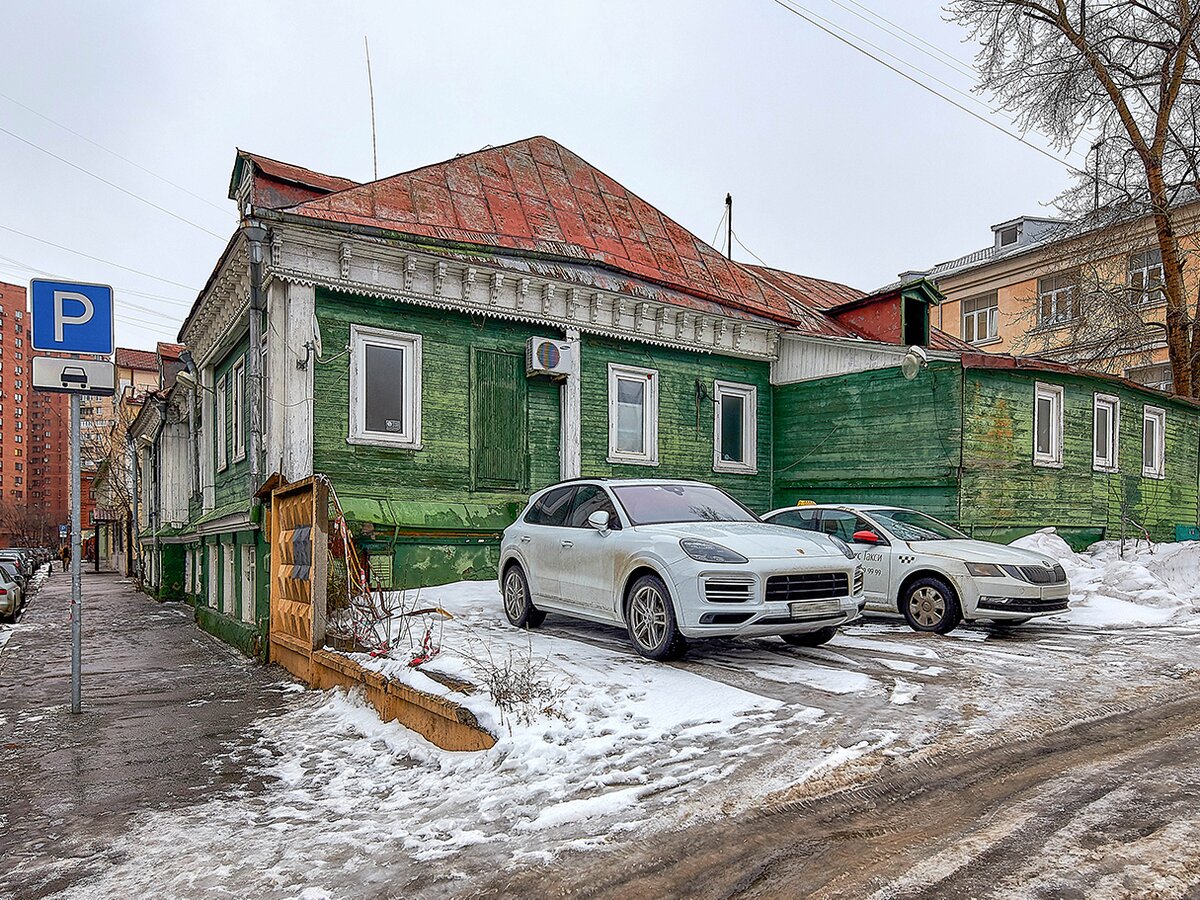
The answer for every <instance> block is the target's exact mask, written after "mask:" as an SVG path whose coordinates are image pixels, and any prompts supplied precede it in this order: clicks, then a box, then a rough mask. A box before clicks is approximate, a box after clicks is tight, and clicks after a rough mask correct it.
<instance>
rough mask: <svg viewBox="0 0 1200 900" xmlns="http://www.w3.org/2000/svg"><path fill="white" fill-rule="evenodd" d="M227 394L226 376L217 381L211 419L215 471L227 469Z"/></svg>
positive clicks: (227, 382)
mask: <svg viewBox="0 0 1200 900" xmlns="http://www.w3.org/2000/svg"><path fill="white" fill-rule="evenodd" d="M228 392H229V378H228V375H222V376H221V377H220V378H218V379H217V387H216V407H217V408H216V415H215V416H214V417H213V438H214V440H215V441H216V452H217V471H218V472H224V471H225V470H226V469H227V468H229V419H228V415H229V414H228V413H227V412H225V401H226V399H227V395H228Z"/></svg>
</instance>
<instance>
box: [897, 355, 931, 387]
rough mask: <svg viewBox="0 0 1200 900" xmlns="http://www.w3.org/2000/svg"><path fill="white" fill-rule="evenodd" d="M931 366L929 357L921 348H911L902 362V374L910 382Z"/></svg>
mask: <svg viewBox="0 0 1200 900" xmlns="http://www.w3.org/2000/svg"><path fill="white" fill-rule="evenodd" d="M928 365H929V356H928V355H927V354H926V353H925V350H924V349H923V348H921V347H909V348H908V352H907V353H905V354H904V359H902V360H901V361H900V374H901V375H903V376H904V377H905V378H906V379H907V380H908V381H912V380H913V379H914V378H916V377H917V373H918V372H920V371H921V370H922V369H924V368H925V367H926V366H928Z"/></svg>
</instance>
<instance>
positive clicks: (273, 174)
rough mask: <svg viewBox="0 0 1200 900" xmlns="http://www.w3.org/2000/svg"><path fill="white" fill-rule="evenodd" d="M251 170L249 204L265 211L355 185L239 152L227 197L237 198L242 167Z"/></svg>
mask: <svg viewBox="0 0 1200 900" xmlns="http://www.w3.org/2000/svg"><path fill="white" fill-rule="evenodd" d="M246 166H249V167H250V177H251V178H252V179H253V180H252V182H251V185H250V202H251V204H253V205H254V206H257V207H260V208H266V209H282V208H284V207H288V206H294V205H296V204H297V203H303V202H304V201H305V200H311V199H313V198H314V197H322V196H324V195H326V194H329V193H332V192H334V191H344V190H346V189H347V188H352V187H354V186H355V185H357V184H358V182H357V181H351V180H350V179H349V178H339V177H338V176H336V175H324V174H322V173H320V172H314V171H313V170H312V169H306V168H304V167H303V166H294V165H292V164H291V163H285V162H280V161H279V160H277V159H271V158H270V157H267V156H260V155H258V154H257V153H249V152H247V151H245V150H238V152H237V159H236V160H235V161H234V166H233V174H232V176H231V177H230V180H229V198H230V199H231V200H232V199H234V198H235V197H236V196H237V191H238V188H239V186H240V185H241V183H242V180H243V179H244V178H245V177H246V173H245V168H246Z"/></svg>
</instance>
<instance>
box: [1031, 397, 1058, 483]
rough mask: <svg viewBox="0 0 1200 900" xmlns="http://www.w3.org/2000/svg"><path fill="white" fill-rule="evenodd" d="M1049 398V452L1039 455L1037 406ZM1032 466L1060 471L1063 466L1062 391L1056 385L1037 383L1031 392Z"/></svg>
mask: <svg viewBox="0 0 1200 900" xmlns="http://www.w3.org/2000/svg"><path fill="white" fill-rule="evenodd" d="M1046 398H1049V399H1050V402H1051V410H1052V415H1053V418H1052V419H1051V420H1050V452H1049V453H1039V452H1038V448H1037V435H1038V405H1039V403H1040V401H1041V400H1043V399H1046ZM1033 464H1034V465H1035V466H1045V467H1047V468H1053V469H1061V468H1062V464H1063V389H1062V386H1061V385H1057V384H1043V383H1042V382H1040V381H1039V382H1037V384H1036V385H1035V387H1034V390H1033Z"/></svg>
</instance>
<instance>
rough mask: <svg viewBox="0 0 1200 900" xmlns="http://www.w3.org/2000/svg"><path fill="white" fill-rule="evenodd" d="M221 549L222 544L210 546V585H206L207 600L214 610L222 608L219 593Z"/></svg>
mask: <svg viewBox="0 0 1200 900" xmlns="http://www.w3.org/2000/svg"><path fill="white" fill-rule="evenodd" d="M220 547H221V545H220V544H209V545H208V584H207V585H206V587H207V590H206V591H205V599H206V600H207V602H208V605H209V607H211V608H212V609H220V608H221V597H220V595H219V594H218V593H217V587H218V584H217V553H218V551H219V550H220Z"/></svg>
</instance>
